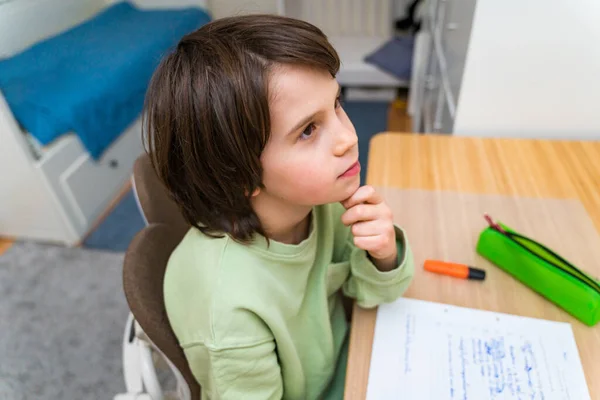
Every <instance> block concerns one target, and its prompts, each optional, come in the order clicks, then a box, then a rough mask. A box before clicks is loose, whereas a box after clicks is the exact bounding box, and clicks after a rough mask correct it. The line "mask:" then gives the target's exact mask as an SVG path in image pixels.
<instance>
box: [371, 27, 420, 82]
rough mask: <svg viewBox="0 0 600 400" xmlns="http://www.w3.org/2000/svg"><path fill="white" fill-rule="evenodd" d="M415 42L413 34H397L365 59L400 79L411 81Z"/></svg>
mask: <svg viewBox="0 0 600 400" xmlns="http://www.w3.org/2000/svg"><path fill="white" fill-rule="evenodd" d="M414 42H415V40H414V37H413V36H395V37H393V38H391V39H390V40H388V41H387V42H385V43H384V44H383V45H382V46H381V47H379V48H378V49H377V50H375V51H374V52H373V53H371V54H369V55H367V56H366V57H365V61H366V62H368V63H370V64H373V65H375V66H376V67H378V68H380V69H382V70H383V71H385V72H388V73H390V74H392V75H394V76H395V77H396V78H398V79H401V80H405V81H409V80H410V77H411V73H412V57H413V48H414Z"/></svg>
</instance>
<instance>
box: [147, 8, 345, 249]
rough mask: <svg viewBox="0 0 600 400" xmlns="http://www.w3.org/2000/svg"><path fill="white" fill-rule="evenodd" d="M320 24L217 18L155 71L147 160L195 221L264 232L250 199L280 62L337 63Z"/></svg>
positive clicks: (231, 230)
mask: <svg viewBox="0 0 600 400" xmlns="http://www.w3.org/2000/svg"><path fill="white" fill-rule="evenodd" d="M339 62H340V61H339V58H338V55H337V53H336V51H335V50H334V49H333V47H332V46H331V45H330V44H329V42H328V41H327V38H326V37H325V35H324V34H323V32H322V31H321V30H319V29H318V28H316V27H315V26H313V25H311V24H309V23H307V22H304V21H301V20H296V19H292V18H287V17H282V16H275V15H245V16H236V17H228V18H222V19H217V20H215V21H213V22H211V23H209V24H207V25H204V26H203V27H201V28H200V29H198V30H197V31H194V32H192V33H190V34H188V35H186V36H184V37H183V38H182V39H181V41H180V42H179V44H178V45H177V48H176V49H174V50H173V51H172V52H171V53H170V54H168V55H166V56H165V58H164V59H163V60H162V61H161V63H160V65H159V66H158V68H157V69H156V71H155V72H154V75H153V77H152V80H151V82H150V86H149V88H148V92H147V94H146V104H145V109H146V113H145V129H146V131H147V137H148V145H149V146H148V148H149V153H150V158H151V160H152V165H153V167H154V169H155V170H156V172H157V174H158V176H159V178H160V179H161V180H162V182H163V183H164V184H165V186H166V187H167V189H168V191H169V192H170V194H171V196H172V197H173V199H174V200H175V201H176V202H177V204H178V205H179V207H180V209H181V211H182V213H183V216H184V218H185V219H186V221H187V222H189V223H190V224H191V225H192V226H194V227H196V228H198V229H200V230H201V231H202V232H203V233H205V234H207V235H210V236H215V237H218V236H221V235H222V234H224V233H226V234H229V235H231V236H232V237H233V238H234V239H235V240H238V241H240V242H246V241H248V240H250V239H251V238H252V236H253V235H254V233H255V232H257V233H260V234H262V235H265V236H266V234H265V232H264V229H263V227H262V226H261V223H260V221H259V219H258V217H257V215H256V213H255V212H254V210H253V209H252V207H251V205H250V196H251V194H252V193H253V192H254V190H255V189H256V188H260V187H262V166H261V163H260V156H261V153H262V151H263V149H264V148H265V145H266V144H267V141H268V140H269V136H270V130H271V124H270V119H269V118H270V116H269V102H268V100H269V93H268V78H269V75H270V73H271V72H272V71H273V68H274V67H276V66H277V65H281V64H285V65H302V66H308V67H313V68H318V69H322V70H326V71H328V72H329V73H330V74H331V75H332V76H335V75H336V74H337V72H338V69H339Z"/></svg>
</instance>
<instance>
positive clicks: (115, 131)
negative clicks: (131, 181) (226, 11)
mask: <svg viewBox="0 0 600 400" xmlns="http://www.w3.org/2000/svg"><path fill="white" fill-rule="evenodd" d="M210 20H211V17H210V15H209V14H207V13H206V12H205V11H203V10H202V9H199V8H186V9H177V10H165V9H160V10H140V9H138V8H136V7H134V6H133V5H132V4H130V3H129V2H119V3H116V4H115V5H113V6H110V7H108V8H107V9H105V10H104V11H102V12H100V13H99V14H97V15H96V16H94V17H93V18H91V19H90V20H87V21H85V22H83V23H82V24H80V25H78V26H76V27H73V28H71V29H69V30H67V31H65V32H63V33H61V34H58V35H56V36H54V37H51V38H49V39H46V40H44V41H42V42H39V43H37V44H35V45H33V46H32V47H30V48H28V49H26V50H24V51H23V52H21V53H18V54H16V55H14V56H12V57H10V58H7V59H4V60H0V90H1V91H2V93H3V95H4V97H5V98H6V101H7V103H8V105H9V107H10V109H11V111H12V113H13V115H14V116H15V118H16V119H17V121H18V122H19V123H20V124H21V125H22V126H23V127H24V128H25V130H27V131H28V132H30V133H31V134H32V135H33V136H34V137H35V138H36V139H37V140H38V141H39V142H40V143H41V144H42V145H46V144H49V143H50V142H52V141H53V140H54V139H56V138H57V137H58V136H60V135H62V134H64V133H67V132H71V131H74V132H75V133H76V134H77V135H78V136H79V138H80V139H81V141H82V143H83V145H84V146H85V148H86V149H87V150H88V151H89V153H90V154H91V156H92V157H94V158H95V159H98V158H99V157H100V156H101V154H102V153H103V151H104V150H105V149H106V148H107V147H108V146H109V145H110V144H111V143H112V142H113V141H114V139H116V138H117V137H118V136H119V135H120V134H121V133H122V132H123V131H124V130H125V128H127V126H129V125H130V124H131V123H132V122H133V121H134V120H135V119H136V118H137V117H138V115H139V114H140V112H141V111H142V108H143V103H144V96H145V92H146V88H147V85H148V83H149V81H150V78H151V76H152V73H153V72H154V70H155V68H156V66H157V65H158V63H159V61H160V59H161V57H162V56H163V55H164V54H165V53H167V52H168V51H169V50H170V49H171V48H172V47H173V46H174V45H176V44H177V42H178V41H179V39H180V38H181V37H182V36H184V35H185V34H187V33H189V32H191V31H193V30H195V29H197V28H199V27H201V26H202V25H204V24H206V23H207V22H209V21H210Z"/></svg>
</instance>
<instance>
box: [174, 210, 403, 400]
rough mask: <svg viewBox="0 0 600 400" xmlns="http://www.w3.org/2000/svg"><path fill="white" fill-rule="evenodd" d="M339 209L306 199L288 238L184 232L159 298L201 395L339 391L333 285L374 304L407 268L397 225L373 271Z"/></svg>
mask: <svg viewBox="0 0 600 400" xmlns="http://www.w3.org/2000/svg"><path fill="white" fill-rule="evenodd" d="M343 212H344V208H343V207H342V206H341V205H340V204H339V203H335V204H328V205H324V206H317V207H315V208H314V209H313V212H312V213H311V218H312V222H311V229H310V233H309V236H308V238H307V239H305V240H304V241H302V242H301V243H300V244H297V245H289V244H283V243H280V242H275V241H273V240H271V241H270V245H269V246H267V242H266V239H265V238H264V237H262V236H258V237H257V238H256V239H255V240H254V241H253V242H252V243H251V244H249V245H243V244H240V243H238V242H235V241H234V240H232V239H231V238H230V237H228V236H225V237H224V238H217V239H215V238H210V237H208V236H206V235H204V234H202V233H201V232H200V231H198V230H197V229H195V228H192V229H191V230H190V231H189V232H188V233H187V234H186V236H185V237H184V239H183V240H182V242H181V243H180V244H179V246H178V247H177V248H176V249H175V251H174V253H173V254H172V256H171V258H170V259H169V263H168V266H167V271H166V274H165V281H164V297H165V306H166V310H167V315H168V318H169V321H170V323H171V326H172V328H173V331H174V332H175V335H176V336H177V338H178V340H179V343H180V345H181V346H182V348H183V350H184V352H185V355H186V357H187V360H188V362H189V364H190V367H191V370H192V373H193V374H194V376H195V377H196V379H197V380H198V382H199V383H200V385H201V387H202V399H203V400H204V399H212V400H214V399H234V400H238V399H244V400H253V399H260V400H264V399H282V398H283V399H309V400H310V399H322V398H329V399H333V398H337V399H340V398H342V396H343V387H344V375H345V367H346V366H345V360H346V354H345V352H346V351H347V350H346V349H345V347H346V346H347V344H346V343H345V341H346V337H347V333H348V323H347V321H346V318H345V314H344V309H343V305H342V297H341V296H342V294H341V292H342V291H343V293H344V294H346V295H347V296H349V297H352V298H354V299H356V300H357V302H358V304H359V305H360V306H362V307H374V306H376V305H378V304H380V303H382V302H389V301H392V300H394V299H396V298H398V297H399V296H401V295H402V294H403V293H404V291H405V290H406V288H407V286H408V285H409V283H410V281H411V278H412V275H413V271H414V266H413V261H412V254H411V252H410V248H409V246H408V244H407V243H406V239H405V236H404V232H403V231H402V230H401V229H400V228H397V227H396V240H397V244H398V250H399V251H398V259H399V262H398V267H397V268H396V269H394V270H391V271H388V272H380V271H379V270H377V269H376V268H375V266H374V265H373V264H372V263H371V262H370V261H369V259H368V257H367V254H366V252H365V251H364V250H360V249H358V248H356V247H355V246H354V244H353V241H352V234H351V232H350V228H348V227H346V226H344V225H343V224H342V222H341V220H340V218H341V215H342V213H343ZM340 289H341V290H340Z"/></svg>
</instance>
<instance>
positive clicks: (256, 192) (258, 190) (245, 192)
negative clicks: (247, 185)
mask: <svg viewBox="0 0 600 400" xmlns="http://www.w3.org/2000/svg"><path fill="white" fill-rule="evenodd" d="M259 193H260V188H256V189H254V192H252V196H250V197H256V196H258V194H259ZM244 194H245V195H246V196H248V190H245V191H244Z"/></svg>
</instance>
